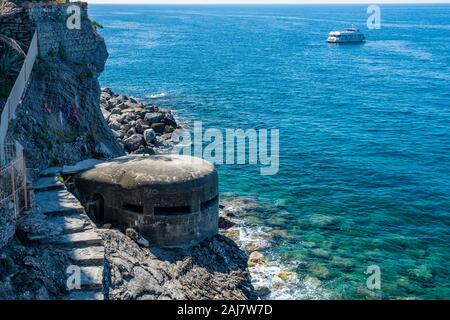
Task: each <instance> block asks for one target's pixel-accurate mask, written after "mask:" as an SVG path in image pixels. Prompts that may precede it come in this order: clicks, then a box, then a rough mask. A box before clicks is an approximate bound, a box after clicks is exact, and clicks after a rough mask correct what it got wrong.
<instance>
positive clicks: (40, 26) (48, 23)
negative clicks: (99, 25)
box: [27, 2, 108, 73]
mask: <svg viewBox="0 0 450 320" xmlns="http://www.w3.org/2000/svg"><path fill="white" fill-rule="evenodd" d="M73 6H76V7H78V8H80V13H81V27H80V29H69V28H68V27H67V21H68V19H69V18H70V17H71V15H72V13H73V12H72V11H71V7H73ZM27 12H28V16H29V18H30V20H31V21H32V22H33V23H34V24H35V25H36V29H37V31H38V34H39V52H40V54H41V55H42V56H43V57H45V56H48V55H52V54H59V53H61V52H63V54H64V59H66V60H67V61H68V62H70V63H76V64H80V63H81V64H91V65H92V66H93V67H94V69H95V70H93V71H96V72H97V73H101V72H102V71H103V67H104V63H105V61H106V59H107V58H108V52H107V51H106V46H105V45H104V42H103V39H102V38H101V37H100V35H99V34H98V33H97V32H95V30H94V29H93V28H92V25H91V22H90V20H89V17H88V12H87V4H86V3H82V2H80V3H70V4H65V5H58V4H53V5H30V7H29V8H28V9H27Z"/></svg>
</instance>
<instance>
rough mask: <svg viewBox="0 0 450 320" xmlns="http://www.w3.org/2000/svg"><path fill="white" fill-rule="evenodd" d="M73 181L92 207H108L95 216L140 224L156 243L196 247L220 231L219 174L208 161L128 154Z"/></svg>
mask: <svg viewBox="0 0 450 320" xmlns="http://www.w3.org/2000/svg"><path fill="white" fill-rule="evenodd" d="M74 181H75V185H76V188H77V190H78V191H79V193H80V195H81V197H82V198H84V201H85V202H86V203H89V202H91V203H92V204H91V205H89V204H88V207H91V206H93V207H95V208H102V210H103V212H102V214H99V215H97V214H96V213H95V211H94V213H92V212H91V213H90V215H91V216H93V217H95V216H102V217H104V221H103V222H108V223H113V224H114V225H116V226H118V227H121V228H123V229H126V228H129V227H131V228H135V229H136V230H138V231H139V232H140V233H142V235H143V236H144V237H146V238H147V239H148V240H150V241H151V242H152V243H154V244H156V245H159V246H162V247H177V246H186V245H192V244H196V243H198V242H200V241H203V240H205V239H206V238H210V237H212V236H214V235H216V234H217V233H218V227H219V222H218V219H219V207H218V206H219V197H218V194H219V187H218V174H217V171H216V170H215V169H214V166H212V165H211V164H209V163H207V162H206V161H204V160H201V159H198V158H191V157H187V156H152V157H142V156H128V157H123V158H118V159H116V160H114V161H111V162H107V163H103V164H100V165H98V166H96V167H95V168H93V169H90V170H88V171H86V172H83V173H80V174H78V175H76V176H75V179H74ZM99 198H101V199H102V204H101V205H99V204H98V199H99ZM95 202H97V204H95V205H93V204H94V203H95Z"/></svg>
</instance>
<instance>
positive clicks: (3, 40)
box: [0, 26, 26, 57]
mask: <svg viewBox="0 0 450 320" xmlns="http://www.w3.org/2000/svg"><path fill="white" fill-rule="evenodd" d="M0 44H4V45H6V47H8V48H11V49H13V50H14V51H16V52H17V53H18V54H19V55H21V56H22V57H25V56H26V53H25V51H23V49H22V45H21V43H20V42H19V41H17V40H15V39H14V38H12V37H10V36H9V34H8V31H7V30H6V29H5V28H4V27H2V26H0Z"/></svg>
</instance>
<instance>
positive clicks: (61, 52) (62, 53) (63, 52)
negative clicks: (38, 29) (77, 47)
mask: <svg viewBox="0 0 450 320" xmlns="http://www.w3.org/2000/svg"><path fill="white" fill-rule="evenodd" d="M58 55H59V57H60V58H61V60H62V61H66V60H67V54H66V49H64V47H63V46H62V45H60V46H59V48H58Z"/></svg>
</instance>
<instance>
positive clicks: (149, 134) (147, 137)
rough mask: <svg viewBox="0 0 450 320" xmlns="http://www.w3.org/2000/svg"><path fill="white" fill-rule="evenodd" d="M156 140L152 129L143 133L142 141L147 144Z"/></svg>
mask: <svg viewBox="0 0 450 320" xmlns="http://www.w3.org/2000/svg"><path fill="white" fill-rule="evenodd" d="M155 138H156V132H155V130H153V129H148V130H145V131H144V139H145V142H147V143H152V142H153V141H154V140H155Z"/></svg>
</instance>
